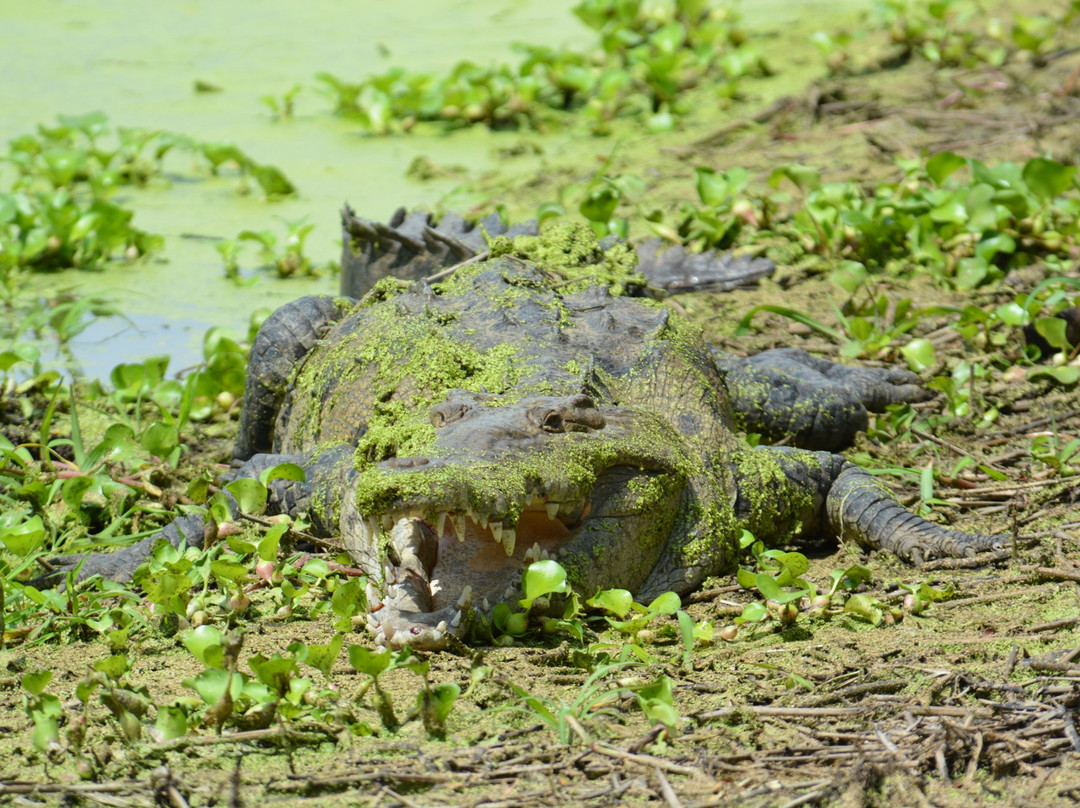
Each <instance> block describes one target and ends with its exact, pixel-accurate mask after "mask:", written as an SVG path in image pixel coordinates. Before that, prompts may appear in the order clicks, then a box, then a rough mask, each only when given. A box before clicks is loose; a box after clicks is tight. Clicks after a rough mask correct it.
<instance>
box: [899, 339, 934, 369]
mask: <svg viewBox="0 0 1080 808" xmlns="http://www.w3.org/2000/svg"><path fill="white" fill-rule="evenodd" d="M900 353H901V354H903V356H904V359H905V360H907V366H908V368H910V369H911V370H913V371H915V372H916V373H918V372H920V371H923V370H926V369H927V368H928V367H930V366H931V365H933V364H934V363H935V362H936V361H937V349H936V348H935V347H934V343H932V342H930V340H928V339H923V338H922V337H916V338H915V339H913V340H911V341H909V342H908V344H907V345H905V346H904V347H903V348H901V349H900Z"/></svg>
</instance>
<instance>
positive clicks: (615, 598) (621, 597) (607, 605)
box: [585, 589, 634, 620]
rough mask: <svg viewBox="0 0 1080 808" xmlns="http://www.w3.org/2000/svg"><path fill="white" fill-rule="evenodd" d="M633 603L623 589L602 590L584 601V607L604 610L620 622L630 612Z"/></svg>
mask: <svg viewBox="0 0 1080 808" xmlns="http://www.w3.org/2000/svg"><path fill="white" fill-rule="evenodd" d="M633 602H634V596H633V595H632V594H631V593H630V592H628V591H627V590H625V589H604V590H602V591H600V592H597V593H596V595H595V596H594V597H591V598H589V599H588V600H587V601H585V605H586V606H592V607H593V608H596V609H604V610H605V611H608V612H611V613H612V614H613V615H615V616H616V617H618V618H619V619H620V620H621V619H623V618H624V617H626V615H627V614H628V613H629V612H630V606H631V604H633Z"/></svg>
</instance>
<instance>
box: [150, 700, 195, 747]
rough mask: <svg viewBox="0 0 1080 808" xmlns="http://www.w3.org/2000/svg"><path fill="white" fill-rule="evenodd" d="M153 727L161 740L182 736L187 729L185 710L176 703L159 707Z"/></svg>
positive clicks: (185, 733)
mask: <svg viewBox="0 0 1080 808" xmlns="http://www.w3.org/2000/svg"><path fill="white" fill-rule="evenodd" d="M154 729H156V730H157V734H158V736H159V737H160V738H161V740H162V741H171V740H174V739H176V738H183V737H184V736H185V735H187V731H188V720H187V712H186V711H185V710H184V708H183V707H181V706H180V705H178V704H171V705H169V706H168V707H159V708H158V714H157V721H155V722H154Z"/></svg>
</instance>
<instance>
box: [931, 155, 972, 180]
mask: <svg viewBox="0 0 1080 808" xmlns="http://www.w3.org/2000/svg"><path fill="white" fill-rule="evenodd" d="M966 165H967V160H965V159H964V158H963V157H961V156H960V155H959V154H953V153H952V152H939V153H937V154H935V155H934V156H933V157H931V158H930V159H929V160H927V161H926V174H927V176H929V177H930V179H931V180H933V182H934V184H935V185H941V184H942V183H943V182H945V180H946V179H947V178H948V177H949V175H950V174H952V173H953V172H954V171H957V170H959V169H961V168H963V167H964V166H966Z"/></svg>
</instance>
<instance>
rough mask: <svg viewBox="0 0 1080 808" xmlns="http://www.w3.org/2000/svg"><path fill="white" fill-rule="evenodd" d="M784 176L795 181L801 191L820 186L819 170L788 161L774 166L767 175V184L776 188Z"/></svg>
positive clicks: (815, 188)
mask: <svg viewBox="0 0 1080 808" xmlns="http://www.w3.org/2000/svg"><path fill="white" fill-rule="evenodd" d="M785 177H786V178H787V179H789V180H791V181H792V182H793V183H795V185H796V186H798V188H799V190H801V191H816V190H817V189H818V188H820V187H821V171H820V170H818V169H817V168H814V167H813V166H804V165H799V164H798V163H788V164H787V165H784V166H780V167H779V168H775V169H773V172H772V174H770V175H769V185H771V186H772V187H773V188H776V187H777V186H779V185H780V182H781V180H783V179H784V178H785Z"/></svg>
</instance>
